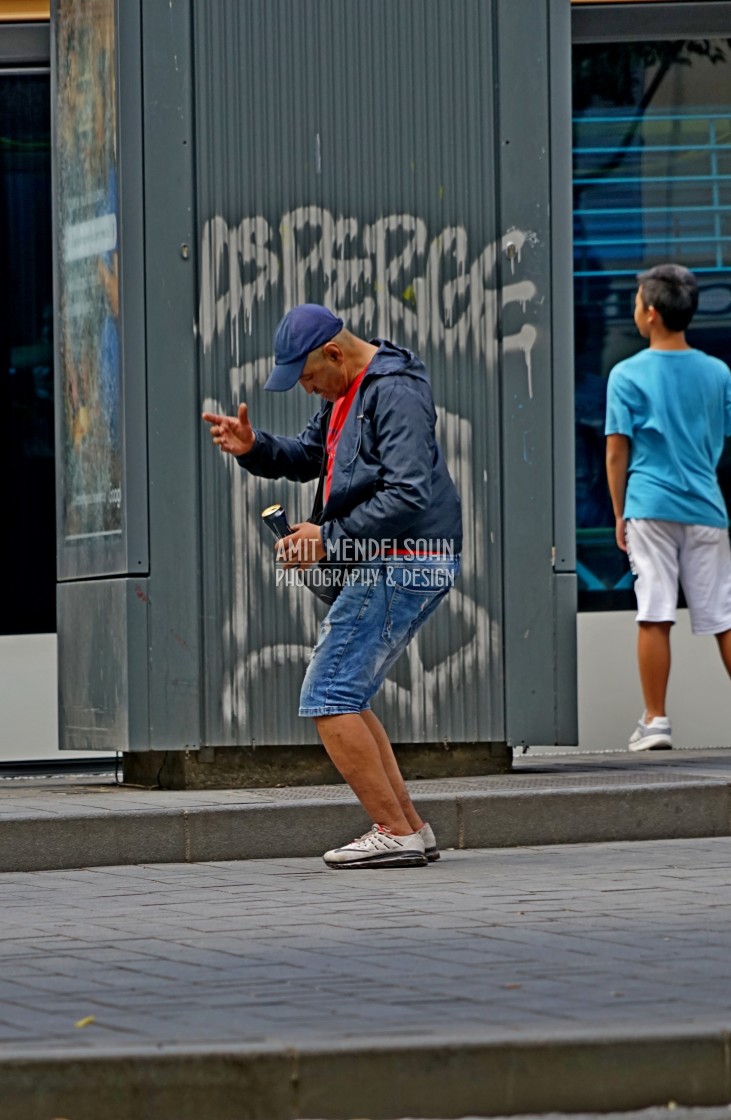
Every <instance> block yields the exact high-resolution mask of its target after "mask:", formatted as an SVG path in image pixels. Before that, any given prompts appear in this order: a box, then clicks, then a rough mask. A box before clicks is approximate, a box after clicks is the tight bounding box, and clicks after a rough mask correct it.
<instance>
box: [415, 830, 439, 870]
mask: <svg viewBox="0 0 731 1120" xmlns="http://www.w3.org/2000/svg"><path fill="white" fill-rule="evenodd" d="M419 835H420V836H421V838H422V840H423V841H424V853H425V855H426V858H427V859H428V861H429V863H435V862H436V860H438V859H441V856H440V854H439V848H438V847H437V838H436V836H435V835H434V830H433V828H432V826H431V825H430V824H429V822H428V821H427V822H426V824H423V825H422V826H421V828H420V829H419Z"/></svg>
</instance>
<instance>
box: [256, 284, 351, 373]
mask: <svg viewBox="0 0 731 1120" xmlns="http://www.w3.org/2000/svg"><path fill="white" fill-rule="evenodd" d="M342 329H343V320H342V319H339V318H338V316H337V315H333V313H332V311H328V309H327V308H326V307H322V306H321V305H320V304H319V303H301V304H300V305H299V306H298V307H293V308H292V310H291V311H288V312H287V314H286V315H285V316H284V318H283V319H282V320H281V322H280V324H279V326H278V327H277V329H276V331H275V332H274V361H275V362H276V365H275V366H274V369H273V370H272V372H271V373H270V374H269V377H268V378H267V381H266V384H265V385H264V388H265V389H273V390H274V392H276V393H282V392H284V391H285V390H286V389H292V388H293V387H294V386H295V385H296V384H297V382H298V381H299V379H300V377H301V376H302V370H303V369H304V368H305V362H306V361H307V355H308V354H309V353H311V351H313V350H317V348H318V346H324V345H325V343H326V342H329V341H330V339H331V338H335V335H336V334H339V333H340V331H341V330H342Z"/></svg>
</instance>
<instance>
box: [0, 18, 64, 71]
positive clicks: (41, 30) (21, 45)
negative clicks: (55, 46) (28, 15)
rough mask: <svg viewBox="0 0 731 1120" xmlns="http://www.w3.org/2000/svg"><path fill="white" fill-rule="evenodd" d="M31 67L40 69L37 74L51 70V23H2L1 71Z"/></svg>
mask: <svg viewBox="0 0 731 1120" xmlns="http://www.w3.org/2000/svg"><path fill="white" fill-rule="evenodd" d="M31 66H32V67H38V68H39V69H37V70H36V71H35V72H36V73H47V72H48V70H49V69H50V66H51V25H50V23H0V71H3V72H6V71H7V70H9V69H11V70H14V71H18V70H20V69H22V70H23V71H25V70H26V69H27V68H28V67H31Z"/></svg>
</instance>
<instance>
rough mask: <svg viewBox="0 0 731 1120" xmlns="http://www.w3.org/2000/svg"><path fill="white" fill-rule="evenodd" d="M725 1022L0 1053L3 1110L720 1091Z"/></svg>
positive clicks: (463, 1107)
mask: <svg viewBox="0 0 731 1120" xmlns="http://www.w3.org/2000/svg"><path fill="white" fill-rule="evenodd" d="M730 1058H731V1049H730V1045H729V1037H728V1032H727V1031H726V1030H724V1029H722V1028H721V1027H720V1026H719V1028H718V1030H709V1029H708V1028H705V1029H698V1030H691V1029H688V1028H686V1029H685V1030H682V1031H681V1030H679V1031H677V1032H673V1031H667V1030H666V1031H660V1030H658V1031H654V1032H640V1033H632V1032H624V1033H622V1032H620V1031H617V1032H616V1033H606V1032H603V1033H598V1032H597V1033H596V1034H594V1035H592V1034H591V1032H589V1033H587V1032H583V1033H582V1035H581V1037H576V1036H573V1037H572V1036H571V1035H566V1036H563V1037H562V1036H553V1037H550V1036H549V1037H544V1038H536V1039H530V1038H521V1039H520V1040H506V1041H500V1042H491V1043H485V1042H480V1041H479V1040H478V1039H473V1038H469V1037H466V1038H463V1039H458V1038H455V1037H453V1036H452V1035H450V1034H449V1033H448V1032H447V1033H445V1036H444V1038H443V1040H441V1041H440V1040H439V1039H434V1038H433V1037H432V1038H430V1040H429V1041H428V1042H427V1043H425V1042H424V1039H423V1037H422V1038H412V1039H405V1038H403V1037H400V1038H396V1039H392V1038H384V1037H378V1038H375V1037H374V1038H364V1039H363V1040H362V1041H361V1042H360V1043H357V1044H355V1043H353V1042H347V1043H345V1042H338V1041H333V1042H331V1043H328V1045H327V1046H326V1047H317V1046H315V1047H312V1048H294V1049H293V1048H291V1047H290V1048H287V1049H284V1048H278V1047H276V1046H260V1047H252V1046H247V1047H237V1046H236V1045H231V1046H230V1047H226V1048H222V1047H220V1046H219V1047H205V1046H196V1047H192V1048H191V1047H174V1046H170V1045H168V1046H166V1047H164V1048H163V1047H147V1048H144V1049H143V1048H140V1047H137V1048H129V1049H118V1050H116V1051H115V1050H109V1051H107V1052H101V1053H100V1052H96V1053H94V1054H93V1055H92V1054H89V1055H82V1054H80V1053H79V1050H78V1048H77V1049H76V1050H74V1051H67V1052H64V1051H61V1050H59V1051H56V1052H55V1053H51V1054H48V1053H46V1054H38V1055H35V1056H34V1055H32V1054H30V1055H29V1053H28V1050H27V1049H26V1050H25V1052H24V1053H19V1054H18V1055H17V1056H15V1055H13V1054H12V1053H8V1052H7V1050H5V1052H4V1054H3V1057H2V1058H1V1059H0V1082H1V1083H2V1086H3V1106H2V1116H3V1120H48V1117H51V1116H59V1117H60V1116H68V1117H71V1116H73V1117H74V1120H99V1117H102V1116H103V1117H104V1118H105V1120H153V1118H154V1120H200V1118H201V1117H203V1116H206V1117H212V1118H215V1120H298V1118H302V1117H318V1118H320V1120H345V1118H346V1117H365V1116H367V1117H370V1118H371V1120H379V1118H386V1117H408V1116H422V1117H425V1116H439V1117H442V1118H446V1117H464V1116H467V1115H473V1116H480V1117H483V1116H500V1115H502V1116H509V1115H515V1114H518V1113H528V1114H535V1113H552V1112H553V1113H555V1112H570V1113H575V1112H600V1111H609V1110H611V1111H617V1112H620V1111H626V1110H630V1109H642V1108H647V1107H650V1106H653V1105H655V1106H657V1105H667V1103H668V1102H680V1103H681V1104H683V1105H685V1106H693V1105H696V1106H698V1105H703V1106H711V1105H724V1104H727V1103H728V1102H729V1101H731V1061H730Z"/></svg>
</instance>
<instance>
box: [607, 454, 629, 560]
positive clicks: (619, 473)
mask: <svg viewBox="0 0 731 1120" xmlns="http://www.w3.org/2000/svg"><path fill="white" fill-rule="evenodd" d="M629 446H630V444H629V439H628V438H627V436H620V435H617V434H616V433H615V434H614V435H608V436H607V481H608V482H609V493H610V494H611V497H612V509H613V510H614V517H615V522H616V525H615V530H614V532H615V539H616V541H617V547H618V548H621V549H622V552H626V551H627V542H626V539H625V525H624V495H625V492H626V490H627V469H628V467H629Z"/></svg>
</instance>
